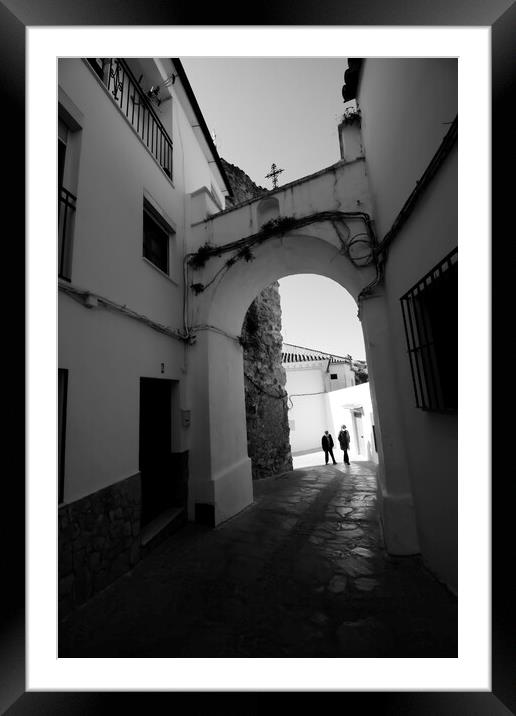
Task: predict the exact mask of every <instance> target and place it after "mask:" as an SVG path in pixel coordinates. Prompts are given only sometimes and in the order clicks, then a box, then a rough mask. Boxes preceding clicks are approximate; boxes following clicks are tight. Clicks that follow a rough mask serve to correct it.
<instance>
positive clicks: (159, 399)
mask: <svg viewBox="0 0 516 716" xmlns="http://www.w3.org/2000/svg"><path fill="white" fill-rule="evenodd" d="M171 441H172V381H171V380H160V379H157V378H140V460H139V462H140V464H139V469H140V472H141V474H142V478H141V479H142V517H141V524H142V526H144V525H147V524H148V523H149V522H151V521H152V520H153V519H155V518H156V517H157V516H158V515H160V514H161V513H162V512H164V511H165V510H167V509H169V508H170V507H171V506H172V505H173V502H174V486H173V485H174V475H173V465H172V454H171Z"/></svg>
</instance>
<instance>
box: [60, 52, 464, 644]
mask: <svg viewBox="0 0 516 716" xmlns="http://www.w3.org/2000/svg"><path fill="white" fill-rule="evenodd" d="M190 78H191V79H190ZM194 78H195V79H194ZM58 82H59V99H58V102H59V104H58V137H57V146H58V192H59V198H58V205H59V229H58V230H59V237H58V239H59V306H58V312H59V313H58V337H59V370H58V375H59V382H58V391H59V398H58V404H59V415H58V420H59V495H58V502H59V530H58V541H59V556H58V560H59V563H58V567H59V656H60V657H84V656H87V657H140V656H145V657H239V658H245V657H261V658H264V657H265V658H277V657H283V658H288V657H396V658H399V657H444V658H446V657H456V656H457V629H458V624H457V598H456V597H457V310H458V308H457V284H458V263H459V262H458V248H457V142H458V117H457V112H458V108H457V60H456V59H454V58H444V59H438V58H422V59H406V58H401V59H396V58H385V59H384V58H344V57H342V58H331V59H325V58H316V57H314V58H283V57H279V58H256V59H253V58H245V57H241V58H240V57H230V58H217V57H206V58H186V59H184V60H183V59H180V58H120V57H114V58H97V57H93V58H60V59H59V64H58ZM194 86H197V87H198V88H199V89H198V92H197V94H196V92H195V90H194ZM429 86H432V87H433V88H434V90H433V92H432V93H431V94H429V93H428V87H429ZM237 88H238V91H236V90H237ZM202 107H205V110H204V112H203V110H202ZM339 112H340V114H339ZM205 113H206V116H209V117H213V120H212V123H210V124H209V123H208V120H207V119H206V117H205ZM271 160H276V161H271ZM269 161H271V163H270V165H268V163H269ZM330 458H331V459H330Z"/></svg>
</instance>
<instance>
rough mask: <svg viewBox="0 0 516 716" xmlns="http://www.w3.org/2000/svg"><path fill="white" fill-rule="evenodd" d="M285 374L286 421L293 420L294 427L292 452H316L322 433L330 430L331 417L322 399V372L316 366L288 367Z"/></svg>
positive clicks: (323, 392)
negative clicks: (287, 396)
mask: <svg viewBox="0 0 516 716" xmlns="http://www.w3.org/2000/svg"><path fill="white" fill-rule="evenodd" d="M286 373H287V385H286V389H287V392H288V394H289V398H290V400H289V404H290V405H291V407H290V410H289V420H290V421H294V425H295V426H294V429H291V431H290V445H291V447H292V452H293V453H296V452H302V451H305V450H318V449H319V448H320V446H321V437H322V434H323V433H324V431H325V430H330V431H331V427H330V426H331V420H330V414H329V412H328V409H327V404H326V401H325V397H324V396H325V385H324V377H323V372H322V370H321V368H320V366H318V365H317V364H315V367H312V368H311V367H304V368H301V367H299V368H288V369H287V370H286ZM307 393H308V394H310V393H312V395H306V394H307ZM303 394H304V395H303Z"/></svg>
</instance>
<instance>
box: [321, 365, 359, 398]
mask: <svg viewBox="0 0 516 716" xmlns="http://www.w3.org/2000/svg"><path fill="white" fill-rule="evenodd" d="M332 375H336V376H337V377H336V378H332V377H331V376H332ZM324 384H325V387H326V390H327V391H328V392H330V391H332V390H341V389H342V388H349V387H350V386H351V385H355V373H354V371H353V370H352V369H351V366H349V365H348V364H347V363H337V364H330V367H329V369H328V370H326V367H325V368H324Z"/></svg>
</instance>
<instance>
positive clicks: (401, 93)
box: [358, 57, 458, 237]
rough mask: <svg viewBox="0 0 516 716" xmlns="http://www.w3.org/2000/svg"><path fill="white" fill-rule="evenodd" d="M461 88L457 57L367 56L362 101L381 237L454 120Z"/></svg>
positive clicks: (368, 163)
mask: <svg viewBox="0 0 516 716" xmlns="http://www.w3.org/2000/svg"><path fill="white" fill-rule="evenodd" d="M457 87H458V84H457V60H456V59H453V58H451V59H447V58H443V59H441V58H427V57H425V58H421V59H418V58H410V59H395V58H393V59H385V58H381V59H375V58H371V59H367V60H365V62H364V64H363V69H362V74H361V78H360V82H359V89H358V105H359V106H360V110H361V114H362V121H361V128H362V138H363V145H364V152H365V158H366V164H367V173H368V177H369V181H370V186H371V194H372V197H373V201H374V209H375V212H374V213H375V223H376V228H377V233H378V236H379V237H382V236H384V235H385V234H386V233H387V231H388V230H389V229H390V227H391V225H392V222H393V221H394V219H395V218H396V216H397V214H398V212H399V210H400V209H401V207H402V206H403V204H404V202H405V200H406V199H407V198H408V196H409V194H410V193H411V192H412V190H413V189H414V187H415V185H416V181H417V180H418V179H419V178H420V176H421V175H422V174H423V172H424V170H425V169H426V167H427V166H428V164H429V162H430V160H431V159H432V157H433V155H434V154H435V152H436V151H437V148H438V147H439V144H440V143H441V141H442V139H443V138H444V136H445V134H446V132H447V131H448V129H449V127H450V124H451V123H452V122H453V120H454V119H455V116H456V114H457ZM430 88H431V91H429V89H430Z"/></svg>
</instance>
